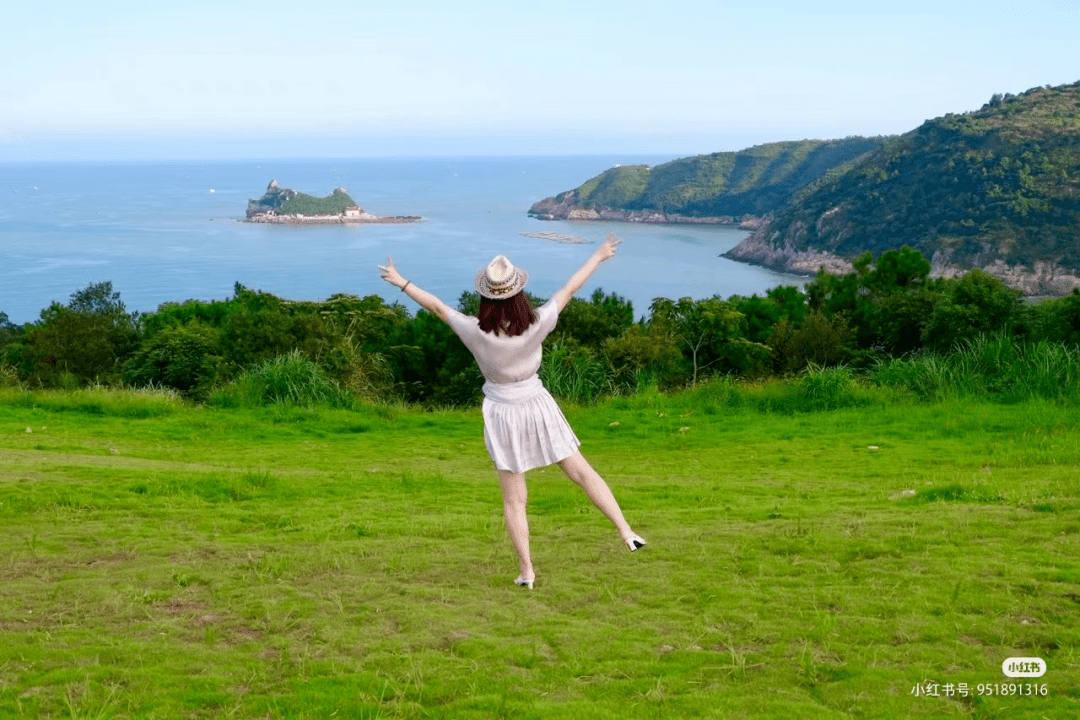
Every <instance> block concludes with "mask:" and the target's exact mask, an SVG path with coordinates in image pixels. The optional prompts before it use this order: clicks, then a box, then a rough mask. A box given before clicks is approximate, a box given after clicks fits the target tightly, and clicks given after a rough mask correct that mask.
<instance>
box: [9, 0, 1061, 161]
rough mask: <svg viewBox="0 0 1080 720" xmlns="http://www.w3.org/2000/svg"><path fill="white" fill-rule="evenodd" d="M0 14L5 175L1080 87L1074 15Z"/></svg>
mask: <svg viewBox="0 0 1080 720" xmlns="http://www.w3.org/2000/svg"><path fill="white" fill-rule="evenodd" d="M5 6H6V7H5V24H6V25H7V28H8V30H9V32H8V33H7V35H8V37H7V38H5V41H4V43H3V44H0V162H5V161H6V162H11V161H36V160H65V159H77V160H114V159H117V160H131V159H147V160H149V159H194V158H223V159H229V158H238V159H239V158H273V157H330V156H332V157H368V156H440V155H571V154H613V153H638V154H653V155H661V154H668V155H671V156H678V155H691V154H699V153H707V152H715V151H717V150H736V149H740V148H743V147H747V146H749V145H753V144H757V143H762V142H771V141H777V140H794V139H801V138H838V137H845V136H849V135H880V134H895V133H902V132H906V131H907V130H910V129H912V128H914V127H916V126H917V125H919V124H920V123H922V122H923V121H924V120H926V119H928V118H932V117H937V116H939V115H943V114H945V113H949V112H966V111H968V110H974V109H977V108H978V107H980V106H981V105H982V104H983V103H985V102H986V101H987V100H988V99H989V98H990V96H991V95H993V94H994V93H999V92H1000V93H1005V92H1012V93H1019V92H1023V91H1024V90H1026V89H1028V88H1030V87H1034V86H1038V85H1059V84H1063V83H1069V82H1074V81H1076V80H1077V79H1080V63H1078V62H1077V55H1076V51H1075V44H1076V38H1077V37H1078V36H1080V4H1078V3H1076V2H1075V0H1027V1H1026V2H1005V1H1004V0H979V1H977V2H976V1H972V0H937V1H934V2H930V1H927V0H910V1H909V2H905V3H903V4H897V3H888V4H885V3H870V2H865V0H864V1H863V2H853V1H851V0H822V1H821V2H818V3H813V4H811V3H804V2H795V1H794V0H775V1H772V2H770V1H769V0H760V1H758V2H746V1H745V0H740V1H738V2H727V3H718V2H715V0H702V1H700V2H699V1H691V0H673V2H669V3H665V4H662V5H656V4H655V3H648V4H647V3H645V2H638V1H637V0H620V1H612V0H595V1H594V2H592V3H576V2H573V3H572V2H566V1H565V0H552V1H551V2H548V3H546V4H545V5H544V7H543V8H542V9H530V8H527V7H525V6H524V5H523V4H517V3H506V2H504V1H500V2H492V1H487V0H461V1H460V2H458V3H457V4H455V5H454V6H453V7H450V6H449V5H448V4H445V3H437V2H432V1H426V2H425V1H423V0H398V1H397V2H396V3H394V4H393V6H392V7H391V4H390V3H370V2H344V1H342V0H327V1H326V2H322V3H319V4H316V5H309V6H305V5H303V4H301V3H295V2H283V1H281V0H259V1H257V2H256V1H250V0H187V1H186V2H184V3H169V4H167V5H166V4H163V3H152V4H150V3H143V2H138V1H133V0H101V2H98V3H95V4H93V5H86V4H85V3H75V2H72V1H71V0H60V1H59V2H55V3H50V4H48V5H47V6H42V5H41V4H39V3H32V2H29V1H28V0H9V2H8V3H5ZM43 8H47V10H46V9H43ZM12 30H14V32H12Z"/></svg>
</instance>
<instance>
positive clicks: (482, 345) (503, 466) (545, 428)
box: [448, 299, 581, 473]
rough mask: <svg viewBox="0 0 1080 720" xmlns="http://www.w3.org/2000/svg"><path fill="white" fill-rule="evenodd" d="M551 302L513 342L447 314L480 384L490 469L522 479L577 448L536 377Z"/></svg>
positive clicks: (555, 314)
mask: <svg viewBox="0 0 1080 720" xmlns="http://www.w3.org/2000/svg"><path fill="white" fill-rule="evenodd" d="M558 319H559V306H558V304H557V303H556V302H555V300H554V299H552V300H549V301H548V302H546V303H544V304H543V305H541V306H540V307H539V308H537V309H536V321H534V322H533V324H532V325H530V326H529V327H528V328H527V329H526V330H525V332H523V333H522V334H521V335H518V336H516V337H509V336H503V335H496V334H494V333H487V332H484V331H483V330H481V329H480V323H479V321H478V320H477V319H476V318H475V317H472V316H471V315H464V314H462V313H460V312H458V311H457V310H454V309H453V308H450V313H449V317H448V322H449V324H450V328H451V329H452V330H453V331H454V332H455V333H456V334H457V336H458V337H460V338H461V341H462V342H464V343H465V347H467V348H469V351H470V352H472V354H473V357H475V358H476V364H477V365H479V366H480V372H481V373H483V375H484V378H485V379H486V380H487V382H485V383H484V406H483V415H484V443H485V444H486V445H487V449H488V454H489V455H491V459H492V461H493V462H494V463H495V468H496V469H498V470H506V471H509V472H514V473H522V472H525V471H526V470H531V469H532V468H536V467H542V466H544V465H550V464H552V463H555V462H558V461H560V460H565V459H566V458H568V457H570V456H571V455H573V454H574V453H576V452H577V449H578V446H580V445H581V442H580V441H579V440H578V439H577V436H576V435H574V431H573V430H571V429H570V423H568V422H566V418H565V417H564V416H563V414H562V411H561V410H559V406H558V405H556V404H555V399H554V398H552V397H551V393H549V392H548V391H547V389H545V388H544V385H543V383H542V382H540V377H539V376H538V375H537V374H536V373H537V371H538V370H539V369H540V360H541V356H542V348H541V343H542V342H543V341H544V338H546V337H547V336H548V334H550V333H551V331H552V330H554V329H555V323H556V322H557V321H558Z"/></svg>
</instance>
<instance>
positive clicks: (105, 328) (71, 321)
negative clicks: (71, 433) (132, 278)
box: [22, 282, 139, 384]
mask: <svg viewBox="0 0 1080 720" xmlns="http://www.w3.org/2000/svg"><path fill="white" fill-rule="evenodd" d="M138 342H139V333H138V329H137V325H136V314H128V312H127V311H126V310H125V308H124V303H123V302H121V301H120V293H118V292H114V291H113V289H112V283H111V282H102V283H91V284H90V285H88V286H87V287H86V288H84V289H82V290H79V291H76V292H74V293H72V294H71V301H70V302H69V303H68V305H66V306H65V305H61V304H60V303H57V302H54V303H52V304H51V305H50V306H49V307H47V308H46V309H44V310H42V311H41V320H40V322H38V323H35V324H34V325H33V326H31V327H30V329H29V331H28V332H27V333H26V343H27V348H26V349H25V351H24V352H23V353H22V365H23V370H24V372H26V374H27V375H30V376H33V377H35V378H36V379H37V380H38V381H39V382H41V383H44V384H55V383H57V382H66V381H65V380H63V378H64V376H65V375H70V376H73V377H74V378H75V379H76V380H77V381H78V382H114V381H116V380H118V379H119V375H120V369H121V366H122V364H123V362H124V361H125V360H126V359H127V357H128V356H129V355H130V354H131V353H132V352H133V351H134V350H135V348H136V347H137V346H138Z"/></svg>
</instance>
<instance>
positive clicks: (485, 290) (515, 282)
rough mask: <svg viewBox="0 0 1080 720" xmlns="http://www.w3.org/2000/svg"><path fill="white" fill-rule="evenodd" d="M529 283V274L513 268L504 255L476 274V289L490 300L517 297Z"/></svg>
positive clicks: (497, 257)
mask: <svg viewBox="0 0 1080 720" xmlns="http://www.w3.org/2000/svg"><path fill="white" fill-rule="evenodd" d="M527 282H529V273H527V272H525V271H524V270H522V269H521V268H518V267H514V266H513V264H512V263H511V262H510V261H509V260H508V259H507V258H506V256H505V255H498V256H496V257H495V259H494V260H492V261H491V262H490V263H488V266H487V267H486V268H484V269H483V270H481V271H480V272H478V273H477V274H476V289H477V290H479V291H480V294H481V295H483V296H484V297H486V298H490V299H492V300H505V299H506V298H508V297H511V296H513V295H517V294H518V293H519V292H521V291H522V290H523V289H524V288H525V283H527Z"/></svg>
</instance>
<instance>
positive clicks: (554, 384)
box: [540, 345, 615, 405]
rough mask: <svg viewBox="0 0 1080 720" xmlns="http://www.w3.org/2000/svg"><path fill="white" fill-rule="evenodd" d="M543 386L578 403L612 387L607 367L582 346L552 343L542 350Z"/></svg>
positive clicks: (557, 395)
mask: <svg viewBox="0 0 1080 720" xmlns="http://www.w3.org/2000/svg"><path fill="white" fill-rule="evenodd" d="M540 379H541V380H543V382H544V387H546V388H547V389H548V392H550V393H551V394H552V395H554V396H555V397H557V398H559V399H560V400H569V401H571V402H575V403H578V404H580V405H587V404H591V403H594V402H596V401H597V400H599V399H600V398H601V397H603V396H604V395H611V394H613V392H614V391H615V383H614V379H613V374H612V371H611V368H610V367H609V366H608V365H607V364H606V363H603V362H601V361H600V360H597V359H596V358H594V357H593V356H592V355H591V354H590V353H589V352H588V351H587V350H585V349H584V348H577V349H571V348H569V347H567V346H566V345H555V346H554V347H552V348H551V349H550V350H548V351H546V352H545V353H544V359H543V363H542V364H541V365H540Z"/></svg>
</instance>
